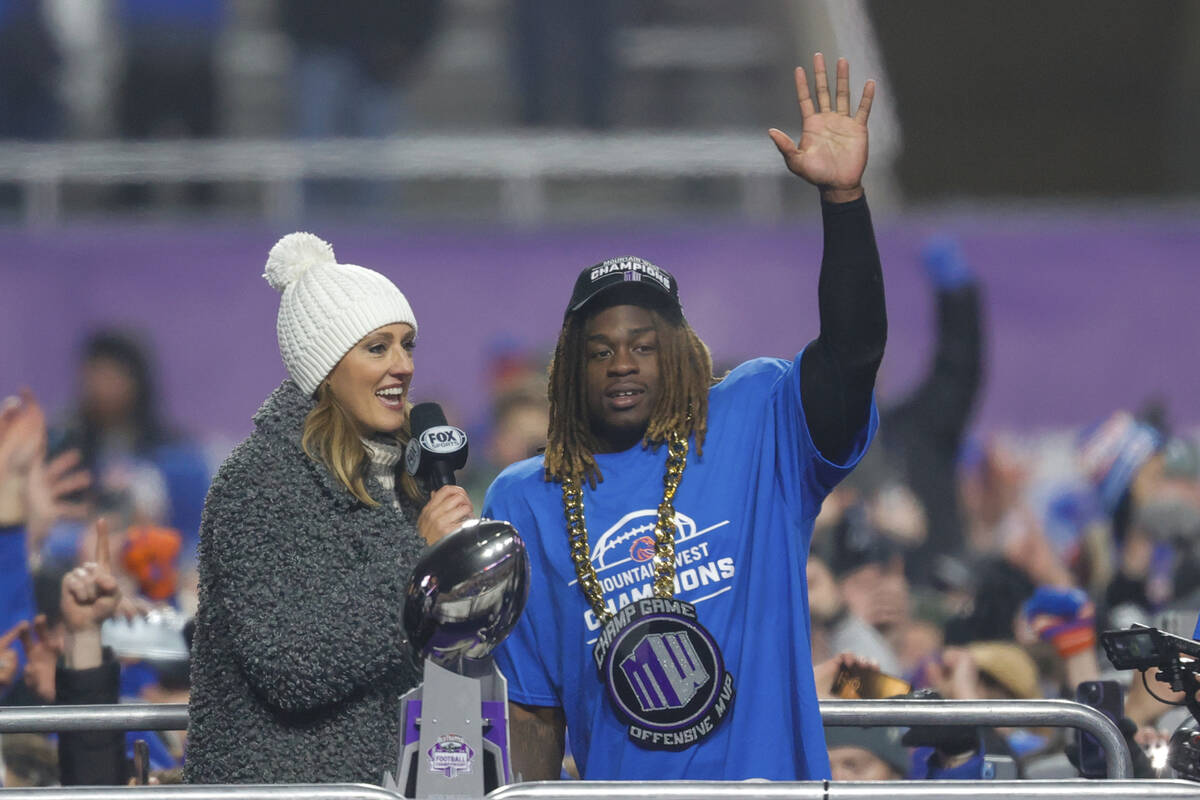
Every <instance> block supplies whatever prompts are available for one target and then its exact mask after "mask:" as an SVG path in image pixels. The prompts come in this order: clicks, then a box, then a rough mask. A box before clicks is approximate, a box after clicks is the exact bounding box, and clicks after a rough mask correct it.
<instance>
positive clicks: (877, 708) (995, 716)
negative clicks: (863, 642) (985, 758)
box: [821, 700, 1133, 779]
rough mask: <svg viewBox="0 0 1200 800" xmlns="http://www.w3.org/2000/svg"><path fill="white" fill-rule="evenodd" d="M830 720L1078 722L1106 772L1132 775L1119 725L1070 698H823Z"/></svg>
mask: <svg viewBox="0 0 1200 800" xmlns="http://www.w3.org/2000/svg"><path fill="white" fill-rule="evenodd" d="M821 719H822V721H823V722H824V723H825V726H826V727H829V726H841V727H846V726H859V725H861V726H876V725H915V724H924V725H988V726H1006V725H1011V726H1016V725H1022V726H1025V725H1028V726H1033V727H1053V728H1078V729H1079V730H1081V731H1085V732H1087V733H1090V734H1091V735H1092V736H1095V737H1096V740H1097V741H1099V742H1100V745H1101V747H1103V748H1104V761H1105V764H1106V765H1107V767H1108V777H1109V778H1112V779H1122V778H1131V777H1133V759H1132V758H1131V757H1130V755H1129V746H1128V745H1127V744H1125V737H1124V736H1122V735H1121V730H1120V729H1119V728H1118V727H1117V726H1116V725H1115V724H1114V723H1113V721H1112V720H1110V719H1109V718H1108V717H1106V716H1104V714H1102V713H1101V712H1099V711H1097V710H1096V709H1094V708H1092V707H1091V706H1085V705H1083V704H1082V703H1073V702H1070V701H1069V700H823V701H821Z"/></svg>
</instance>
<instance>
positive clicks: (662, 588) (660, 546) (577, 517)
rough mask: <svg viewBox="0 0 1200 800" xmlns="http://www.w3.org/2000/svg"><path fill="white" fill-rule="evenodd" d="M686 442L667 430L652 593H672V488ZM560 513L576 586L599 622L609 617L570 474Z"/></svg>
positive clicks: (680, 474)
mask: <svg viewBox="0 0 1200 800" xmlns="http://www.w3.org/2000/svg"><path fill="white" fill-rule="evenodd" d="M687 454H688V442H687V437H686V436H681V435H680V434H679V432H678V431H671V433H670V435H669V436H668V437H667V466H666V470H665V471H664V472H663V499H662V502H661V503H659V504H658V521H657V522H656V523H655V524H654V558H653V562H652V563H653V569H654V596H655V597H663V598H667V597H671V596H672V595H673V594H675V503H674V501H675V491H676V490H677V489H678V488H679V481H680V480H681V479H682V478H683V468H684V467H685V466H686V465H687ZM562 497H563V513H564V514H565V516H566V518H567V541H568V542H569V543H570V547H571V560H572V561H573V562H575V575H576V577H577V578H578V579H579V588H581V589H582V590H583V596H584V597H585V598H587V601H588V604H589V605H591V607H592V612H593V613H594V614H595V615H596V619H597V620H599V621H600V622H607V621H609V620H610V619H612V614H611V613H610V612H609V610H608V609H607V608H605V607H604V590H603V588H601V586H600V579H599V577H597V575H596V567H595V565H594V564H592V554H591V549H590V547H589V546H588V533H587V524H586V522H585V521H584V518H583V488H582V487H581V486H580V485H579V480H578V479H577V478H575V477H573V476H568V477H565V478H563V482H562Z"/></svg>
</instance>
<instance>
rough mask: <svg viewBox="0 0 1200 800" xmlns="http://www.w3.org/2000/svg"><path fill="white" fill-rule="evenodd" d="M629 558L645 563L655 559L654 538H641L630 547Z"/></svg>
mask: <svg viewBox="0 0 1200 800" xmlns="http://www.w3.org/2000/svg"><path fill="white" fill-rule="evenodd" d="M629 557H630V558H632V559H633V560H634V561H638V562H643V561H649V560H650V559H652V558H654V537H653V536H639V537H638V538H637V539H635V540H634V542H633V544H632V545H630V546H629Z"/></svg>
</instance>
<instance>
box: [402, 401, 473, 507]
mask: <svg viewBox="0 0 1200 800" xmlns="http://www.w3.org/2000/svg"><path fill="white" fill-rule="evenodd" d="M408 419H409V424H410V425H411V427H412V438H411V439H409V440H408V446H407V447H406V448H405V451H404V468H405V469H406V470H408V474H409V475H413V476H416V477H419V478H423V479H424V480H425V482H426V484H427V485H428V486H429V491H431V492H432V491H436V490H437V489H440V488H442V487H443V486H457V485H458V484H457V481H455V480H454V470H456V469H462V468H463V465H464V464H466V463H467V434H466V433H464V432H463V430H462V429H461V428H456V427H454V426H453V425H448V424H446V414H445V412H443V411H442V407H441V406H439V405H438V404H437V403H418V404H417V405H415V406H413V407H412V411H410V412H409V417H408Z"/></svg>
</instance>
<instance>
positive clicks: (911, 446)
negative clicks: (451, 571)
mask: <svg viewBox="0 0 1200 800" xmlns="http://www.w3.org/2000/svg"><path fill="white" fill-rule="evenodd" d="M21 5H22V4H21V3H20V2H9V3H7V4H0V8H4V7H5V6H7V7H8V13H9V14H11V13H14V11H13V9H15V8H19V7H20V6H21ZM129 5H130V6H136V5H138V4H137V3H130V4H129ZM176 5H179V6H184V5H195V6H197V7H199V6H204V5H209V4H206V3H203V2H196V3H194V4H185V3H179V4H176ZM924 260H925V267H926V274H927V276H928V280H929V284H930V288H931V291H932V293H933V294H934V296H935V298H936V304H935V307H936V314H937V319H936V325H935V331H936V333H935V337H936V341H935V342H933V358H932V361H931V364H930V367H929V371H928V374H927V375H926V376H925V377H924V379H923V380H922V381H921V382H920V383H919V384H918V385H917V387H916V388H915V389H913V390H912V391H911V392H910V393H909V394H908V395H906V396H905V397H901V398H886V397H885V398H881V399H880V411H881V419H882V422H881V427H880V438H879V439H878V440H877V443H876V444H875V446H874V447H873V449H872V451H871V452H870V454H869V455H868V457H867V459H866V460H865V461H864V462H863V463H862V465H861V466H860V467H859V468H858V469H857V470H856V471H855V472H854V473H853V474H852V475H851V476H850V478H849V479H848V480H846V481H845V482H844V483H843V484H842V485H841V486H839V487H838V488H837V489H836V490H835V492H834V493H833V494H832V495H830V497H829V498H828V500H827V501H826V502H825V505H824V507H823V508H822V511H821V514H820V516H819V518H818V520H817V525H816V531H815V534H814V541H813V547H812V555H811V558H810V560H809V564H808V575H807V579H808V585H809V603H810V611H811V617H812V624H813V633H814V635H813V653H812V658H813V663H814V665H815V669H816V675H817V681H818V689H819V691H820V692H822V693H823V695H824V696H825V697H835V696H837V697H850V696H871V694H870V691H871V690H870V689H869V688H868V685H869V684H872V681H866V680H862V679H861V678H862V676H863V675H867V674H875V673H882V674H883V675H884V676H887V677H889V678H890V679H894V680H887V681H884V684H885V685H886V687H887V688H886V690H880V691H881V696H896V695H907V696H913V697H934V698H936V697H942V698H951V699H969V698H1026V699H1029V698H1070V699H1075V698H1076V697H1077V693H1079V692H1080V691H1081V690H1080V687H1081V685H1085V686H1086V685H1093V684H1089V683H1088V682H1097V681H1099V682H1104V681H1115V682H1117V684H1119V688H1118V690H1117V692H1118V694H1119V695H1120V699H1121V701H1122V703H1121V707H1120V708H1118V709H1117V710H1116V714H1117V715H1118V719H1121V720H1123V721H1122V730H1123V731H1124V732H1126V733H1127V735H1128V738H1129V740H1130V742H1131V743H1132V744H1133V745H1134V748H1133V749H1134V751H1135V753H1136V754H1138V755H1139V758H1138V759H1136V761H1135V763H1136V765H1137V768H1138V770H1139V774H1140V775H1142V776H1150V775H1157V774H1163V773H1162V771H1161V769H1160V768H1161V757H1162V742H1163V741H1164V737H1165V736H1166V735H1169V733H1170V731H1171V730H1172V729H1173V728H1174V727H1175V726H1176V725H1177V724H1178V723H1179V722H1180V721H1181V719H1182V718H1181V716H1180V711H1179V710H1177V709H1174V708H1173V707H1172V706H1170V705H1167V704H1166V703H1164V702H1161V701H1160V699H1156V698H1155V697H1154V696H1153V695H1152V694H1151V693H1150V692H1149V690H1148V689H1147V688H1146V687H1145V685H1144V684H1143V682H1142V681H1141V680H1140V677H1141V676H1140V675H1131V674H1129V673H1117V672H1115V671H1114V670H1113V669H1112V668H1111V666H1110V665H1109V664H1108V663H1107V661H1106V660H1105V659H1104V657H1103V655H1102V654H1101V652H1100V650H1099V648H1098V646H1097V633H1098V632H1099V631H1103V630H1106V629H1110V628H1117V627H1127V626H1128V625H1130V624H1131V623H1133V622H1142V623H1146V624H1156V625H1157V626H1159V627H1161V628H1164V629H1167V630H1172V631H1173V632H1175V633H1178V634H1181V635H1184V636H1190V635H1191V633H1192V628H1193V626H1194V625H1195V620H1196V613H1197V610H1198V609H1200V583H1197V581H1195V580H1194V578H1193V577H1192V576H1194V575H1196V574H1197V561H1198V559H1200V451H1198V449H1197V446H1196V443H1195V442H1194V441H1193V440H1192V439H1191V438H1189V437H1188V436H1187V435H1186V434H1185V432H1182V431H1178V430H1175V429H1174V428H1173V426H1172V424H1171V420H1170V414H1169V409H1166V408H1162V407H1160V406H1159V405H1156V404H1154V403H1153V402H1148V403H1147V405H1146V406H1145V407H1144V408H1142V409H1137V410H1133V411H1130V410H1121V409H1114V410H1113V413H1112V414H1111V416H1109V417H1108V418H1106V419H1103V420H1080V421H1079V426H1078V429H1077V430H1073V431H1070V432H1069V433H1067V434H1058V435H1053V436H1041V437H1035V436H1033V435H1032V434H1033V432H1031V431H1014V432H1011V433H1010V434H1009V435H1005V436H1000V435H993V436H987V437H978V436H976V435H974V434H973V433H972V430H971V419H972V412H973V410H974V408H975V406H976V405H977V403H978V399H979V396H980V392H981V388H982V386H983V385H984V383H985V382H986V379H987V375H986V351H987V324H986V315H985V310H986V292H985V289H986V287H983V286H980V285H979V282H978V280H977V278H976V276H975V274H974V273H973V271H972V270H971V268H970V264H969V261H968V259H967V257H966V256H965V255H964V253H963V252H961V250H960V248H959V246H958V245H957V244H956V243H955V242H953V241H949V240H934V241H931V242H929V244H928V246H927V248H926V251H925V253H924ZM150 353H151V350H150V348H149V346H148V342H147V341H146V340H144V339H142V338H140V337H139V335H137V334H134V333H131V332H128V331H123V330H115V329H106V330H99V331H96V332H94V334H93V335H92V336H91V337H90V338H89V339H88V340H87V341H86V342H84V343H83V344H82V348H81V351H80V358H79V362H78V364H77V385H78V395H77V398H76V400H75V402H74V404H73V405H72V406H71V407H70V408H63V409H52V410H47V409H43V408H42V406H41V404H40V403H39V401H38V398H37V397H36V395H35V394H34V393H33V392H32V391H30V390H28V389H24V390H20V391H19V393H18V394H16V395H14V396H13V397H10V398H9V399H8V400H6V401H4V404H3V407H2V408H0V549H2V550H3V553H2V554H0V697H2V702H3V703H4V704H9V705H41V704H52V703H56V702H57V703H74V702H116V701H117V700H118V699H120V700H138V701H142V702H146V701H149V702H184V701H186V698H187V692H188V647H189V641H190V628H189V625H188V620H189V618H190V617H191V615H192V613H193V612H194V610H195V607H196V574H195V566H194V565H195V556H196V545H197V542H196V537H197V532H198V530H199V527H200V515H201V511H202V507H203V502H204V497H205V494H206V492H207V487H208V482H209V479H210V476H211V474H212V471H213V468H214V466H215V465H214V464H213V463H212V462H211V461H210V460H209V459H208V458H206V456H205V454H204V451H203V449H202V448H201V447H200V446H199V444H198V443H197V442H196V441H194V440H193V439H191V438H189V437H188V436H187V435H186V433H185V432H183V431H182V430H181V428H179V427H177V426H176V425H174V424H172V422H171V421H170V420H167V419H165V418H164V415H163V413H162V411H161V404H160V400H159V397H158V395H157V393H156V389H155V375H156V370H155V366H154V364H153V360H152V357H151V354H150ZM545 360H546V359H545V354H543V353H535V352H530V350H529V348H527V347H523V346H522V345H520V344H519V343H516V342H507V341H505V342H495V343H493V344H492V345H491V349H490V352H489V364H490V365H491V370H490V373H489V375H488V376H487V378H488V385H489V387H490V396H491V402H490V407H491V411H490V414H489V416H488V418H486V419H483V420H477V421H472V422H469V423H467V424H466V425H465V427H467V428H468V431H469V433H470V434H471V443H472V446H471V460H470V461H469V466H468V469H467V470H466V471H465V472H464V473H462V474H461V475H460V481H461V483H463V484H464V485H465V486H467V487H468V490H469V491H470V493H471V494H472V498H473V500H474V503H475V506H476V507H477V508H478V507H481V506H482V504H483V503H482V500H483V492H484V491H485V490H486V487H487V486H488V484H489V483H490V481H491V480H492V478H493V477H494V476H495V475H496V474H497V473H498V472H499V471H500V470H501V469H502V468H503V467H504V466H506V465H508V464H510V463H512V462H514V461H517V460H520V459H523V458H526V457H529V456H531V455H534V454H535V453H536V452H538V450H539V448H540V447H542V446H543V445H544V440H545V435H546V429H547V425H548V410H547V403H546V389H545ZM16 378H19V376H4V380H5V381H6V382H13V381H14V379H16ZM6 388H7V389H9V390H10V391H11V390H15V389H17V388H18V387H17V386H16V385H13V384H12V383H10V384H9V386H8V387H6ZM450 411H451V417H453V409H452V407H451V409H450ZM249 413H250V410H247V414H249ZM314 622H315V623H316V622H317V621H314ZM317 624H319V623H317ZM774 635H782V636H786V635H788V632H787V631H777V632H774ZM853 675H857V676H859V678H858V679H856V680H847V676H853ZM1150 677H1151V679H1152V678H1153V676H1150ZM874 683H879V682H878V681H875V682H874ZM1151 683H1153V681H1152V680H1151ZM1103 685H1104V686H1112V685H1113V684H1107V683H1106V684H1103ZM1154 693H1155V694H1158V695H1159V696H1160V697H1161V698H1162V699H1163V700H1172V699H1177V698H1174V697H1173V696H1172V695H1171V693H1170V692H1169V690H1168V689H1167V688H1166V687H1164V686H1163V685H1162V684H1156V685H1155V687H1154ZM1080 696H1081V697H1082V698H1083V699H1085V700H1088V699H1089V698H1088V697H1085V696H1083V695H1080ZM1109 699H1111V698H1109ZM138 742H145V744H146V749H145V752H146V753H147V756H148V758H147V759H145V760H146V761H147V763H148V765H149V769H150V771H151V772H152V773H153V774H154V775H155V776H156V778H157V779H159V780H164V781H166V780H174V779H177V776H178V768H179V767H180V765H181V763H182V759H183V756H184V740H183V737H182V736H181V735H180V734H178V733H171V732H163V733H155V732H131V733H129V734H128V735H127V736H121V737H118V738H114V737H113V735H111V734H106V735H99V734H96V735H84V734H70V735H62V736H59V737H44V736H41V735H33V734H9V735H5V736H4V737H3V741H2V742H0V757H2V758H3V765H4V773H3V785H5V786H20V785H53V784H55V783H58V782H60V781H61V782H62V783H64V784H68V783H82V782H126V781H128V780H130V779H133V780H141V779H142V776H140V775H139V774H138V771H136V770H134V769H133V768H132V767H131V764H132V763H133V762H132V757H133V754H134V753H135V751H137V750H138V749H139V748H140V747H142V745H139V744H138ZM829 747H830V752H831V756H832V762H833V768H834V777H835V779H874V778H900V777H906V776H907V777H951V778H954V777H960V778H985V777H997V776H1000V777H1003V776H1004V775H1005V774H1012V775H1020V776H1025V777H1074V776H1076V775H1078V774H1080V772H1081V771H1082V772H1083V774H1089V769H1090V767H1089V764H1087V763H1082V762H1081V747H1082V746H1081V744H1080V743H1079V742H1077V741H1076V740H1075V739H1074V737H1073V735H1072V734H1071V733H1069V732H1066V731H1063V730H1059V729H1016V728H1003V729H994V730H993V729H974V728H968V729H949V732H946V730H944V729H933V728H929V729H927V728H924V727H916V728H912V729H909V730H908V731H900V730H893V729H886V728H875V729H861V730H859V729H836V728H831V729H829ZM998 770H999V771H998ZM1004 770H1010V771H1011V773H1006V772H1005V771H1004ZM1102 771H1103V770H1102V767H1101V774H1102Z"/></svg>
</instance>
